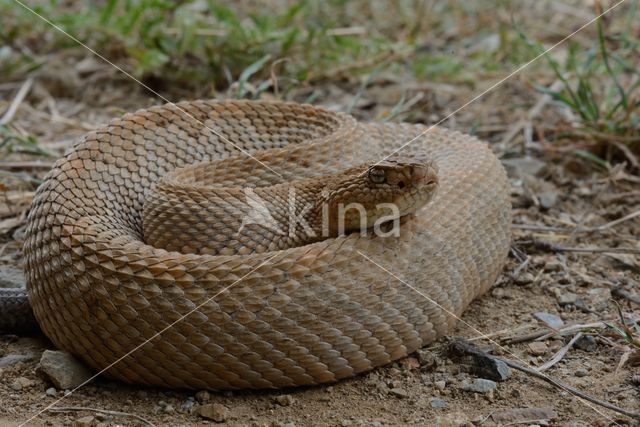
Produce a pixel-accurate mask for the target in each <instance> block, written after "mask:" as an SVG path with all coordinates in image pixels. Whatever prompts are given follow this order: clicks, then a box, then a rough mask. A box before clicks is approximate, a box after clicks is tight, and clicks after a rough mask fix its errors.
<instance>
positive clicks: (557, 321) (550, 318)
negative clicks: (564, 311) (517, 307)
mask: <svg viewBox="0 0 640 427" xmlns="http://www.w3.org/2000/svg"><path fill="white" fill-rule="evenodd" d="M533 317H535V318H536V319H538V320H540V321H541V322H544V323H546V324H547V325H548V326H550V327H551V328H554V329H560V328H562V327H563V326H564V320H562V319H561V318H560V316H557V315H555V314H551V313H547V312H545V311H539V312H537V313H533Z"/></svg>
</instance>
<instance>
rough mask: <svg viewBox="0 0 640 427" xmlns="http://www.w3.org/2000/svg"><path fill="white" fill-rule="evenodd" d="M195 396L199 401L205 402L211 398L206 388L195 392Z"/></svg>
mask: <svg viewBox="0 0 640 427" xmlns="http://www.w3.org/2000/svg"><path fill="white" fill-rule="evenodd" d="M195 397H196V400H197V401H198V402H199V403H207V402H209V401H210V400H211V394H209V392H208V391H207V390H201V391H199V392H197V393H196V396H195Z"/></svg>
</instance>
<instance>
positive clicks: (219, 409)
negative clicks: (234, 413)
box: [198, 403, 229, 423]
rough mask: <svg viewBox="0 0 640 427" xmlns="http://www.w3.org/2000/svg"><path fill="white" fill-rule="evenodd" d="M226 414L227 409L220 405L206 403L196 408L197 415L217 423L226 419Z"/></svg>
mask: <svg viewBox="0 0 640 427" xmlns="http://www.w3.org/2000/svg"><path fill="white" fill-rule="evenodd" d="M228 414H229V408H227V407H226V406H224V405H221V404H220V403H208V404H206V405H202V406H201V407H200V408H198V415H200V416H201V417H202V418H207V419H209V420H213V421H215V422H217V423H222V422H224V421H225V420H226V419H227V416H228Z"/></svg>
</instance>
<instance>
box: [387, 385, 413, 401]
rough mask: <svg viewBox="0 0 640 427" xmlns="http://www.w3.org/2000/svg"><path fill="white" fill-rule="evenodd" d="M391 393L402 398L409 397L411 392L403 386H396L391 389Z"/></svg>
mask: <svg viewBox="0 0 640 427" xmlns="http://www.w3.org/2000/svg"><path fill="white" fill-rule="evenodd" d="M389 393H390V394H392V395H394V396H395V397H398V398H400V399H405V398H407V397H409V393H408V392H407V391H406V390H405V389H403V388H401V387H394V388H392V389H390V390H389Z"/></svg>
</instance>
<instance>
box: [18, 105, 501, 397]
mask: <svg viewBox="0 0 640 427" xmlns="http://www.w3.org/2000/svg"><path fill="white" fill-rule="evenodd" d="M424 130H425V128H424V127H423V126H419V125H409V124H372V123H360V122H357V121H356V120H355V119H353V118H352V117H350V116H348V115H345V114H340V113H332V112H329V111H326V110H323V109H320V108H316V107H312V106H309V105H299V104H293V103H275V102H251V101H226V102H217V101H194V102H185V103H180V104H168V105H165V106H159V107H152V108H149V109H146V110H140V111H138V112H136V113H133V114H126V115H124V116H123V117H121V118H119V119H115V120H113V121H112V122H111V123H109V124H108V125H107V126H105V127H103V128H101V129H99V130H97V131H95V132H90V133H88V134H87V135H85V136H84V137H83V138H82V139H81V140H80V141H79V142H78V143H77V144H76V145H75V146H74V147H73V149H72V150H70V151H69V152H68V153H67V154H66V155H65V157H64V158H62V159H61V160H59V161H58V162H57V163H56V164H55V166H54V168H53V170H52V171H51V172H50V173H49V174H48V176H47V177H46V179H45V181H44V182H43V184H42V185H41V186H40V187H39V189H38V191H37V194H36V196H35V198H34V201H33V204H32V208H31V211H30V214H29V218H28V228H27V238H26V241H25V245H24V254H25V258H26V275H27V289H28V294H29V300H30V303H31V306H32V308H33V312H34V315H35V317H36V319H37V321H38V323H39V324H40V326H41V328H42V330H43V332H44V333H45V334H46V335H47V336H48V337H49V338H50V339H51V341H52V342H53V343H54V344H55V345H56V346H57V347H59V348H61V349H64V350H67V351H69V352H71V353H73V354H75V355H76V356H78V357H79V358H81V359H82V360H83V361H84V362H85V363H86V364H87V365H89V366H90V367H91V368H93V369H94V370H96V371H101V370H105V374H106V375H108V376H110V377H112V378H115V379H119V380H122V381H124V382H127V383H135V384H146V385H154V386H162V387H171V388H191V389H245V388H256V389H257V388H279V387H290V386H302V385H311V384H321V383H327V382H333V381H337V380H339V379H342V378H347V377H350V376H353V375H355V374H358V373H361V372H365V371H368V370H371V369H372V368H374V367H377V366H381V365H384V364H387V363H390V362H391V361H394V360H396V359H398V358H401V357H403V356H405V355H407V354H409V353H411V352H413V351H415V350H416V349H418V348H420V347H421V346H423V345H425V344H427V343H429V342H430V341H433V340H434V339H436V338H437V337H438V336H441V335H443V334H445V333H446V332H447V331H450V330H451V328H452V326H453V325H454V324H455V321H456V318H455V316H458V315H460V314H461V313H462V311H463V310H464V309H465V308H466V307H467V305H468V304H469V303H470V302H471V301H472V300H473V299H474V298H476V297H477V296H478V295H480V294H482V293H483V292H485V291H486V290H487V289H488V288H489V287H490V286H491V285H492V284H493V282H494V281H495V279H496V277H497V275H498V273H499V272H500V270H501V268H502V265H503V263H504V260H505V258H506V255H507V251H508V247H509V242H510V230H509V224H510V204H509V200H508V194H509V192H508V183H507V179H506V175H505V172H504V170H503V168H502V166H501V165H500V163H499V161H498V160H497V159H496V157H495V156H494V155H493V154H492V153H491V151H490V150H489V148H488V147H487V146H486V145H485V144H484V143H482V142H480V141H478V140H477V139H475V138H473V137H470V136H466V135H463V134H461V133H458V132H454V131H450V130H445V129H441V128H437V127H436V128H434V129H431V130H429V131H428V132H426V133H425V134H424V135H423V136H420V137H419V138H417V139H416V140H415V141H413V142H411V143H410V144H408V145H407V146H406V147H405V148H403V153H408V154H411V153H413V152H416V153H417V152H421V153H424V152H426V153H427V155H428V156H429V157H430V158H431V159H433V161H434V162H435V163H436V164H437V166H438V168H439V173H438V175H439V190H438V192H437V194H436V196H435V197H434V199H433V200H432V201H431V202H430V203H429V204H427V205H426V206H425V207H423V208H421V209H420V210H419V211H418V212H416V213H415V215H414V216H410V217H407V218H406V220H404V221H403V222H402V224H401V226H400V233H399V236H395V235H391V236H377V235H374V234H373V233H368V234H366V235H362V234H360V233H352V234H348V235H344V236H338V237H331V238H326V239H323V240H320V241H317V242H315V243H311V244H306V245H302V246H295V247H290V248H287V249H282V250H274V251H270V250H267V251H264V252H261V253H250V254H241V253H240V254H230V255H229V254H224V253H219V254H215V255H212V254H206V253H181V252H178V251H168V250H165V249H161V248H156V247H154V246H151V245H149V244H147V243H145V241H144V231H143V219H142V212H143V206H144V203H145V198H146V196H147V194H149V192H150V189H151V188H152V186H153V185H154V183H156V182H158V181H159V180H160V178H161V177H163V176H165V175H167V174H168V173H170V172H172V171H175V170H179V169H180V168H184V167H188V166H189V165H193V164H197V163H201V162H216V164H217V167H216V170H215V177H218V178H215V179H213V181H216V179H217V180H218V181H216V182H218V183H219V184H221V185H222V184H224V185H229V186H242V187H249V188H251V187H260V186H268V185H278V184H281V183H282V182H287V181H293V180H301V179H302V180H304V179H313V178H314V177H317V178H318V179H321V178H319V177H321V176H323V175H326V174H330V173H336V172H338V171H341V170H345V169H347V168H349V167H352V166H355V165H358V164H362V163H363V162H377V161H379V160H380V159H381V158H383V157H384V156H386V155H389V154H391V153H392V152H393V150H394V149H396V148H399V147H400V146H401V145H402V144H404V143H405V142H407V141H410V140H411V139H412V138H414V137H416V136H417V135H419V134H420V133H422V132H423V131H424ZM244 154H251V155H252V156H253V157H254V159H252V158H249V157H247V156H245V155H244ZM256 160H257V161H256ZM170 204H171V203H170ZM183 206H184V205H181V204H180V203H178V202H176V203H174V204H173V205H172V207H173V208H174V209H177V210H181V209H182V207H183ZM196 308H197V310H195V311H194V309H196ZM187 313H190V314H188V315H187V316H186V317H184V318H183V319H182V317H183V316H184V315H185V314H187ZM158 332H162V333H161V334H160V335H159V336H158V335H157V333H158ZM147 340H148V341H147ZM134 350H135V351H134ZM114 362H117V363H114Z"/></svg>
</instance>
